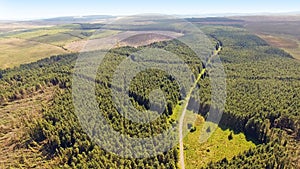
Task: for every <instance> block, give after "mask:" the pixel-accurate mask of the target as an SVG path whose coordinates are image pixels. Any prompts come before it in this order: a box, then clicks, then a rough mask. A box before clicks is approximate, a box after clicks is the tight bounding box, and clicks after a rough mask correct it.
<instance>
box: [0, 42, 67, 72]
mask: <svg viewBox="0 0 300 169" xmlns="http://www.w3.org/2000/svg"><path fill="white" fill-rule="evenodd" d="M64 53H67V51H65V50H64V49H62V48H60V47H57V46H54V45H50V44H45V43H40V42H35V41H30V40H24V39H18V38H5V39H4V38H0V68H2V69H4V68H11V67H14V66H19V65H20V64H24V63H30V62H34V61H37V60H39V59H42V58H45V57H49V56H51V55H58V54H64Z"/></svg>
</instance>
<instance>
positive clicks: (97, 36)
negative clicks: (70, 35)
mask: <svg viewBox="0 0 300 169" xmlns="http://www.w3.org/2000/svg"><path fill="white" fill-rule="evenodd" d="M120 32H121V31H117V30H101V31H100V30H99V31H95V32H94V34H93V35H92V36H91V39H100V38H105V37H108V36H112V35H116V34H118V33H120Z"/></svg>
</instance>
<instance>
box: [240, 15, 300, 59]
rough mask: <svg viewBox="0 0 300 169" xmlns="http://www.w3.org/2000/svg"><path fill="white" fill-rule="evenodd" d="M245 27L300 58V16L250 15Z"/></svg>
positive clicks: (246, 19) (244, 18) (246, 18)
mask: <svg viewBox="0 0 300 169" xmlns="http://www.w3.org/2000/svg"><path fill="white" fill-rule="evenodd" d="M238 19H243V20H245V25H244V26H245V27H246V28H247V29H248V30H249V31H251V32H253V33H255V34H256V35H258V36H259V37H261V38H262V39H264V40H266V41H267V42H268V43H269V44H270V45H272V46H275V47H278V48H281V49H283V50H285V51H286V52H288V53H290V54H291V55H293V57H294V58H296V59H300V29H299V27H300V17H299V16H297V15H293V16H272V17H271V16H269V17H267V16H252V17H251V16H249V17H238Z"/></svg>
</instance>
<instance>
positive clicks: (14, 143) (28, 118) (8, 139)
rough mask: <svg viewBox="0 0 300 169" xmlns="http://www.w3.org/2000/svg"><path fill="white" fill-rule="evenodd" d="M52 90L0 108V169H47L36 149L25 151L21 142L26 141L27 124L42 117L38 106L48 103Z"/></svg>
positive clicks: (31, 148) (38, 148)
mask: <svg viewBox="0 0 300 169" xmlns="http://www.w3.org/2000/svg"><path fill="white" fill-rule="evenodd" d="M54 88H55V87H49V88H46V89H44V90H40V91H37V92H34V93H32V94H30V95H28V96H27V97H26V98H23V99H20V100H16V101H13V102H8V103H5V104H2V105H0V168H10V167H13V168H23V167H25V168H31V167H37V166H38V167H42V168H47V166H46V165H45V163H46V162H47V160H45V156H43V154H42V151H40V147H34V148H33V147H25V143H24V142H25V141H26V139H27V138H28V131H29V128H28V127H29V126H28V123H31V122H33V121H34V120H35V119H38V118H41V117H42V107H43V106H42V105H43V104H49V103H50V101H51V99H52V95H53V91H54V90H55V89H54ZM54 162H55V160H52V161H51V163H54ZM47 165H49V163H48V164H47ZM48 167H49V166H48Z"/></svg>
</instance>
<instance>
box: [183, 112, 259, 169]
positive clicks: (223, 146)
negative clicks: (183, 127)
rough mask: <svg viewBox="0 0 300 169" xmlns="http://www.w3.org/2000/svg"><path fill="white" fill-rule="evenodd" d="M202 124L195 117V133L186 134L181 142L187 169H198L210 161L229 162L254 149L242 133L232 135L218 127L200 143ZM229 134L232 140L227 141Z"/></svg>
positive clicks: (200, 120) (201, 119)
mask: <svg viewBox="0 0 300 169" xmlns="http://www.w3.org/2000/svg"><path fill="white" fill-rule="evenodd" d="M203 124H204V119H203V117H202V116H200V115H196V120H195V123H194V126H195V127H196V131H195V132H190V133H188V134H187V135H186V136H185V138H184V140H183V141H184V148H185V150H184V153H185V167H186V168H187V169H195V168H200V167H202V166H206V165H207V164H208V163H209V162H210V161H219V160H222V159H223V158H227V159H228V160H230V159H231V158H232V157H233V156H235V155H238V154H239V153H242V152H244V151H246V150H249V149H250V148H251V147H255V144H254V143H253V142H251V141H248V140H247V139H246V137H245V135H244V134H243V133H238V134H234V132H233V131H230V130H229V129H226V130H223V129H221V128H220V127H217V129H216V130H215V131H214V132H213V134H212V135H211V137H210V138H208V140H207V141H206V142H204V143H200V138H199V137H200V134H201V131H202V130H201V129H202V126H203ZM231 132H232V136H233V139H232V140H229V139H228V136H229V135H230V133H231Z"/></svg>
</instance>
